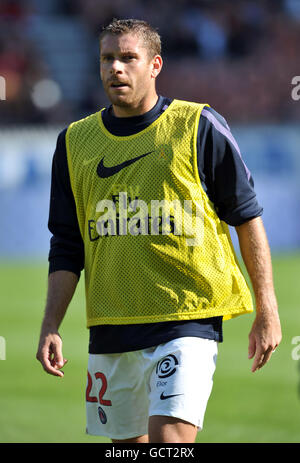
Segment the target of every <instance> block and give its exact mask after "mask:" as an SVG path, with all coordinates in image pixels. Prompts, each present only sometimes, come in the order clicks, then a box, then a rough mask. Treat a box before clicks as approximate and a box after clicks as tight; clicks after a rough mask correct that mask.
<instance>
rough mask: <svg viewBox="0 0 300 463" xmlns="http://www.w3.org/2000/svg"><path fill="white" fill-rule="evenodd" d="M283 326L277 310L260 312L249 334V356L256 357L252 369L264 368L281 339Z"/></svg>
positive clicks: (253, 370)
mask: <svg viewBox="0 0 300 463" xmlns="http://www.w3.org/2000/svg"><path fill="white" fill-rule="evenodd" d="M281 337H282V336H281V327H280V321H279V316H278V312H277V311H272V312H270V313H266V312H259V313H257V315H256V318H255V320H254V323H253V325H252V329H251V331H250V334H249V348H248V354H249V355H248V358H249V359H251V358H253V357H254V355H255V357H254V362H253V364H252V368H251V371H252V372H253V373H254V372H255V371H257V370H259V369H260V368H262V367H263V366H264V365H265V364H266V363H267V362H268V361H269V360H270V358H271V355H272V353H273V352H274V351H275V349H276V347H277V346H278V345H279V343H280V341H281Z"/></svg>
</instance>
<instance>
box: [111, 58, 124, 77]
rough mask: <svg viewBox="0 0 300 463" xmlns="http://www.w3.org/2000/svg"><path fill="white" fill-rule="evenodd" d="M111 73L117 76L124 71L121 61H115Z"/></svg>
mask: <svg viewBox="0 0 300 463" xmlns="http://www.w3.org/2000/svg"><path fill="white" fill-rule="evenodd" d="M110 71H111V73H112V74H117V73H120V72H122V71H123V66H122V63H121V61H120V60H118V59H114V60H113V61H112V63H111V68H110Z"/></svg>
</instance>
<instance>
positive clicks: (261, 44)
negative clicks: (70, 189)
mask: <svg viewBox="0 0 300 463" xmlns="http://www.w3.org/2000/svg"><path fill="white" fill-rule="evenodd" d="M114 17H117V18H129V17H134V18H140V19H145V20H147V21H149V22H150V23H151V24H152V25H153V26H154V27H156V28H157V29H158V31H159V33H160V35H161V37H162V45H163V50H162V55H163V58H164V59H165V66H164V69H163V72H162V73H161V75H160V77H159V80H158V90H159V93H160V94H163V95H166V96H170V97H176V98H183V99H187V100H193V101H199V102H200V101H201V102H208V103H209V104H210V105H211V106H212V107H214V108H215V109H216V110H217V111H219V112H220V113H221V114H223V115H224V116H225V117H227V116H228V118H229V120H230V122H237V123H255V122H258V123H260V122H271V123H280V122H282V121H284V122H286V121H288V122H296V121H299V120H300V103H299V102H294V101H293V100H292V99H291V80H292V78H293V76H295V75H299V74H300V69H299V49H298V47H299V39H300V1H299V0H260V1H252V0H240V1H231V2H229V1H227V0H176V1H174V0H159V1H153V0H131V1H128V0H43V1H42V2H41V1H40V0H27V1H24V0H1V1H0V76H3V77H4V78H5V80H6V101H5V102H0V118H1V119H0V124H1V125H2V126H3V125H6V126H7V125H19V124H31V125H36V124H45V123H46V124H57V125H60V124H64V125H65V124H67V123H69V122H71V121H73V120H76V119H79V118H81V117H84V116H85V115H87V114H88V113H90V112H93V111H97V110H98V109H99V108H100V107H102V106H104V105H105V104H107V100H106V98H105V95H104V93H103V90H102V86H101V83H100V78H99V56H98V55H99V50H98V34H99V32H100V30H101V28H102V26H103V25H106V24H108V23H109V21H110V20H111V19H112V18H114Z"/></svg>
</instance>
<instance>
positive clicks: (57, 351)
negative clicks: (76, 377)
mask: <svg viewBox="0 0 300 463" xmlns="http://www.w3.org/2000/svg"><path fill="white" fill-rule="evenodd" d="M51 347H52V353H53V358H52V366H54V367H55V368H57V369H60V368H62V367H63V366H64V358H63V355H62V349H61V344H59V345H58V344H54V343H53V344H52V346H51Z"/></svg>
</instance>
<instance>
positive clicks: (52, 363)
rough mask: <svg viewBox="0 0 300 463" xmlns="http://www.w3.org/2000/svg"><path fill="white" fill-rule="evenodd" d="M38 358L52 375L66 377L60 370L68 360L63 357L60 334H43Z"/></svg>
mask: <svg viewBox="0 0 300 463" xmlns="http://www.w3.org/2000/svg"><path fill="white" fill-rule="evenodd" d="M36 358H37V360H39V361H40V362H41V364H42V366H43V368H44V370H45V371H46V372H47V373H49V374H50V375H53V376H61V377H62V376H64V373H63V371H60V370H61V368H63V366H64V365H65V364H66V363H67V360H66V359H64V358H63V355H62V340H61V337H60V335H59V333H58V332H49V333H47V334H43V333H42V334H41V337H40V343H39V347H38V351H37V354H36Z"/></svg>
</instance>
